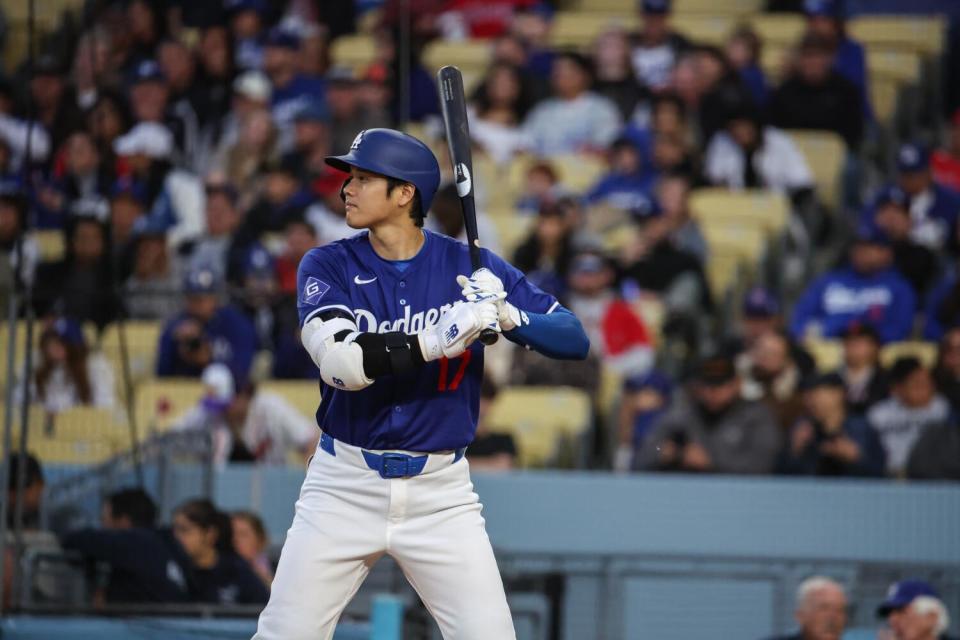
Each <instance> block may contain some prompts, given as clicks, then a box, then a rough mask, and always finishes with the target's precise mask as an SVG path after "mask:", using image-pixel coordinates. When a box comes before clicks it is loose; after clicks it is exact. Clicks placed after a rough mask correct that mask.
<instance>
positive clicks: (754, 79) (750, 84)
mask: <svg viewBox="0 0 960 640" xmlns="http://www.w3.org/2000/svg"><path fill="white" fill-rule="evenodd" d="M740 81H741V82H743V84H744V85H746V87H747V89H749V90H750V96H751V97H752V98H753V101H754V102H755V103H757V106H761V107H762V106H763V105H765V104H767V96H768V95H769V94H770V88H769V87H768V86H767V78H766V76H765V75H764V74H763V69H761V68H760V67H759V66H758V65H756V64H751V65H750V66H749V67H744V68H742V69H740Z"/></svg>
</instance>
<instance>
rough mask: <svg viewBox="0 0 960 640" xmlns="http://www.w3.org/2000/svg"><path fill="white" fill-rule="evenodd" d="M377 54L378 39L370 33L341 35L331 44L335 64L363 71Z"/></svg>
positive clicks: (331, 54)
mask: <svg viewBox="0 0 960 640" xmlns="http://www.w3.org/2000/svg"><path fill="white" fill-rule="evenodd" d="M376 56H377V46H376V41H375V40H374V39H373V37H372V36H368V35H349V36H340V37H339V38H337V39H336V40H334V41H333V42H332V43H331V45H330V58H331V60H333V63H334V64H335V65H339V66H344V67H349V68H351V69H353V70H354V72H358V71H362V70H363V69H364V68H366V67H367V66H368V65H369V64H371V63H372V62H373V61H374V60H375V59H376Z"/></svg>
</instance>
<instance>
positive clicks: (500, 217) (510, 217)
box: [487, 209, 535, 256]
mask: <svg viewBox="0 0 960 640" xmlns="http://www.w3.org/2000/svg"><path fill="white" fill-rule="evenodd" d="M487 213H488V214H489V216H490V221H491V222H492V223H493V226H494V227H495V228H496V230H497V240H499V241H500V252H501V253H502V254H503V255H505V256H511V255H513V252H514V251H515V250H516V248H517V247H518V246H520V243H522V242H523V241H524V240H526V239H527V236H528V235H530V231H531V230H532V229H533V224H534V221H535V216H522V215H519V214H517V213H515V212H514V211H513V209H505V210H502V211H497V210H493V209H491V210H490V211H488V212H487Z"/></svg>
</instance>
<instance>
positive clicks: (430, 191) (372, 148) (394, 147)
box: [325, 129, 440, 215]
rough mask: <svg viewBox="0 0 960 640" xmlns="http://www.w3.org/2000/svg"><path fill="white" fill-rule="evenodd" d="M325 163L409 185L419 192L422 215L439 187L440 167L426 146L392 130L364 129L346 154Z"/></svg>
mask: <svg viewBox="0 0 960 640" xmlns="http://www.w3.org/2000/svg"><path fill="white" fill-rule="evenodd" d="M325 161H326V163H327V164H328V165H330V166H331V167H334V168H336V169H340V170H341V171H350V167H356V168H358V169H364V170H366V171H372V172H373V173H379V174H380V175H384V176H387V177H388V178H396V179H398V180H403V181H405V182H410V183H412V184H413V185H414V186H415V187H416V188H417V191H419V192H420V205H421V208H422V209H423V215H426V214H427V211H429V210H430V203H431V202H433V195H434V194H435V193H436V192H437V187H438V186H440V165H439V164H438V163H437V158H436V157H435V156H434V155H433V152H432V151H430V149H429V147H427V145H425V144H423V143H422V142H420V141H419V140H417V139H416V138H414V137H413V136H410V135H407V134H405V133H402V132H400V131H394V130H393V129H365V130H363V131H361V132H360V133H358V134H357V137H356V138H354V140H353V144H352V145H350V151H348V152H347V153H346V155H342V156H327V157H326V158H325Z"/></svg>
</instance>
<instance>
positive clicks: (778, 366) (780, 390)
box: [735, 331, 803, 432]
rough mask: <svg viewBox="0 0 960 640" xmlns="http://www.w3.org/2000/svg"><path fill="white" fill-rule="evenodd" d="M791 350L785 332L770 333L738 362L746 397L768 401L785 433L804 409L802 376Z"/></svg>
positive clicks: (754, 344) (761, 336)
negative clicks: (800, 390) (801, 394)
mask: <svg viewBox="0 0 960 640" xmlns="http://www.w3.org/2000/svg"><path fill="white" fill-rule="evenodd" d="M790 349H791V343H790V338H789V337H788V336H787V335H786V334H785V333H784V332H782V331H768V332H766V333H764V334H762V335H760V336H759V337H758V338H757V339H756V340H754V341H753V344H752V345H751V347H750V348H749V349H747V350H746V351H744V352H743V353H742V354H740V355H739V356H738V357H737V358H736V360H735V362H736V365H737V371H738V372H739V374H740V378H741V379H742V380H743V383H742V385H743V386H742V389H741V393H742V394H743V397H744V398H746V399H747V400H761V401H763V402H766V403H767V405H768V406H769V407H770V410H771V411H773V413H774V415H775V416H776V417H777V424H779V426H780V428H781V429H782V430H783V431H784V432H786V431H788V430H789V429H790V427H791V426H792V425H793V423H794V422H796V421H797V418H799V417H800V413H801V412H802V409H803V407H802V404H801V400H800V395H799V393H798V391H799V389H800V382H801V378H802V376H803V373H802V371H801V369H800V367H799V366H798V365H797V364H796V363H795V362H794V361H793V357H792V354H791V351H790Z"/></svg>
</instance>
